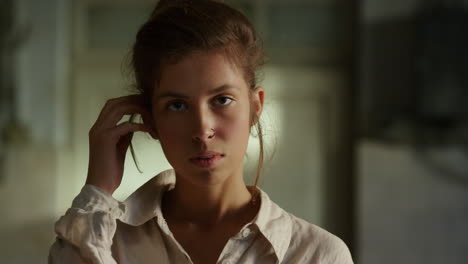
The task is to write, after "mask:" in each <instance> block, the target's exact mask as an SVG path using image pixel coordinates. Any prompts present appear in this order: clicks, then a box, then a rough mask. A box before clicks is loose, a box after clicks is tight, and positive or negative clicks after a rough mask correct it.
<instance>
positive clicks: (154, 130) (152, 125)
mask: <svg viewBox="0 0 468 264" xmlns="http://www.w3.org/2000/svg"><path fill="white" fill-rule="evenodd" d="M151 121H152V122H150V128H151V131H150V132H149V133H150V135H151V137H152V138H153V139H155V140H158V139H159V135H158V130H157V128H156V121H154V119H153V118H152V119H151Z"/></svg>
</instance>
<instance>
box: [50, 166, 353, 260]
mask: <svg viewBox="0 0 468 264" xmlns="http://www.w3.org/2000/svg"><path fill="white" fill-rule="evenodd" d="M174 186H175V173H174V170H167V171H163V172H161V173H160V174H158V175H157V176H155V177H154V178H152V179H151V180H149V181H148V182H146V183H145V184H144V185H142V186H141V187H140V188H139V189H138V190H137V191H135V192H134V193H133V194H132V195H130V196H129V197H128V198H127V199H126V200H125V202H120V201H117V200H116V199H114V198H113V197H112V196H111V195H109V194H108V193H106V192H104V191H103V190H101V189H99V188H97V187H95V186H93V185H85V186H84V187H83V188H82V190H81V192H80V193H79V194H78V196H77V197H76V198H75V199H74V200H73V203H72V207H71V208H70V209H68V210H67V212H66V214H65V215H64V216H62V217H61V218H60V219H59V220H58V221H57V222H56V224H55V232H56V233H57V240H56V241H55V243H54V244H53V245H52V247H51V248H50V252H49V263H69V264H74V263H103V264H111V263H120V264H140V263H141V264H149V263H177V264H179V263H181V264H184V263H193V262H192V260H191V259H190V256H189V255H188V254H187V252H186V251H185V250H184V248H183V247H182V246H181V245H180V244H179V243H178V242H177V240H176V239H175V238H174V236H173V234H172V232H171V231H170V229H169V227H168V225H167V222H166V221H165V219H164V217H163V214H162V211H161V199H162V196H163V194H164V192H165V191H167V190H170V189H172V188H174ZM259 190H260V203H261V204H260V209H259V212H258V214H257V215H256V217H255V218H254V219H253V220H252V221H251V222H249V223H248V224H246V225H245V226H244V227H243V228H241V230H240V231H239V233H238V234H236V235H235V236H233V237H231V238H230V239H229V240H228V242H227V244H226V245H225V247H224V249H223V250H222V252H221V254H220V256H219V259H218V261H217V263H256V264H261V263H314V264H316V263H317V264H318V263H320V264H329V263H330V264H331V263H334V264H352V263H353V261H352V258H351V254H350V252H349V250H348V247H347V246H346V245H345V243H344V242H343V241H342V240H341V239H340V238H338V237H336V236H335V235H333V234H331V233H329V232H327V231H325V230H324V229H322V228H320V227H318V226H316V225H313V224H310V223H308V222H306V221H305V220H303V219H300V218H298V217H296V216H294V215H292V214H290V213H288V212H286V211H284V210H283V209H282V208H280V207H279V206H278V205H277V204H275V203H274V202H273V201H271V200H270V198H269V197H268V195H267V194H266V193H265V192H264V191H263V190H261V189H259ZM117 220H119V221H117ZM207 250H209V249H207Z"/></svg>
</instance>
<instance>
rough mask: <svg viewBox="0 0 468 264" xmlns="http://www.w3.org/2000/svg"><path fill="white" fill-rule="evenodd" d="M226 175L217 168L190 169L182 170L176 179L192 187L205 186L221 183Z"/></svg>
mask: <svg viewBox="0 0 468 264" xmlns="http://www.w3.org/2000/svg"><path fill="white" fill-rule="evenodd" d="M228 175H229V174H228V173H227V172H226V171H225V170H222V169H219V168H209V169H205V168H203V169H202V168H197V167H192V168H188V169H186V170H184V171H183V172H182V173H181V174H180V175H178V178H177V179H181V180H184V181H187V182H190V183H191V184H193V185H198V186H207V185H217V184H220V183H223V182H224V181H226V179H227V178H228Z"/></svg>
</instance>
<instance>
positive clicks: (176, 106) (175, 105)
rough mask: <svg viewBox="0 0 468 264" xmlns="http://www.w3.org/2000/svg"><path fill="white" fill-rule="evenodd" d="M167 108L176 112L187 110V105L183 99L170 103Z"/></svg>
mask: <svg viewBox="0 0 468 264" xmlns="http://www.w3.org/2000/svg"><path fill="white" fill-rule="evenodd" d="M167 108H168V109H169V110H171V111H174V112H181V111H185V110H187V105H186V104H185V103H184V102H181V101H174V102H171V103H169V104H168V106H167Z"/></svg>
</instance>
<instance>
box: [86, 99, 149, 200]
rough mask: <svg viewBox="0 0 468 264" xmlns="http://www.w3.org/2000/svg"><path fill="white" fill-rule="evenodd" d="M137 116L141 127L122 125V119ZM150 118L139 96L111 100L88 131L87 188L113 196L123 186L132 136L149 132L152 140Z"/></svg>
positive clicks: (131, 124) (130, 124) (128, 123)
mask: <svg viewBox="0 0 468 264" xmlns="http://www.w3.org/2000/svg"><path fill="white" fill-rule="evenodd" d="M136 113H138V114H140V115H141V117H142V118H143V124H137V123H130V122H128V121H127V122H123V123H121V124H119V125H117V122H119V121H120V120H121V119H122V117H123V116H124V115H128V114H136ZM153 127H154V126H153V123H152V117H151V115H150V113H149V112H148V111H147V110H146V109H145V108H144V107H143V100H142V98H141V97H140V96H139V95H128V96H123V97H119V98H113V99H110V100H108V101H107V102H106V104H105V105H104V107H103V109H102V110H101V113H100V114H99V117H98V119H97V120H96V123H94V125H93V126H92V127H91V129H90V130H89V164H88V176H87V179H86V184H92V185H95V186H97V187H99V188H101V189H102V190H104V191H106V192H108V193H109V194H111V195H112V194H113V193H114V191H115V190H116V189H117V187H119V185H120V183H121V182H122V176H123V171H124V163H125V154H126V153H127V149H128V146H129V145H130V142H131V139H132V136H133V132H137V131H143V132H149V133H150V134H151V136H152V137H153V138H156V133H155V132H154V129H153Z"/></svg>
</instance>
